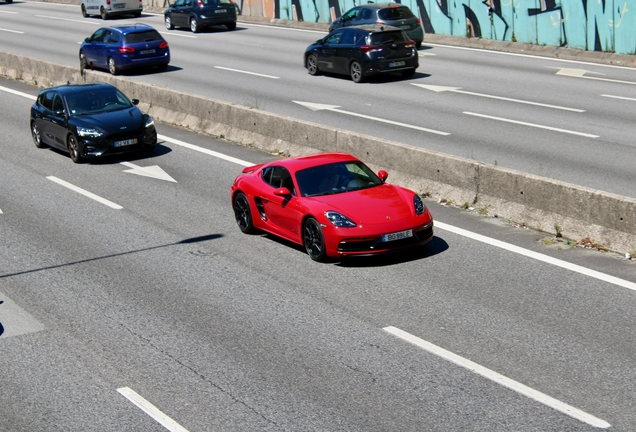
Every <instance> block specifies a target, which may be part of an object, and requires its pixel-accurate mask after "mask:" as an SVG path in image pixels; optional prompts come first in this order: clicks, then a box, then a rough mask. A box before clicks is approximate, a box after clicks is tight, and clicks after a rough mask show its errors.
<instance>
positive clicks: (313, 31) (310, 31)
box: [237, 22, 328, 34]
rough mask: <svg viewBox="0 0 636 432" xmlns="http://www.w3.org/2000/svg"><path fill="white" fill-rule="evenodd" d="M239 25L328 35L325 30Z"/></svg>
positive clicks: (250, 25) (241, 23) (249, 24)
mask: <svg viewBox="0 0 636 432" xmlns="http://www.w3.org/2000/svg"><path fill="white" fill-rule="evenodd" d="M237 24H240V25H242V26H247V27H262V28H270V29H276V30H289V31H297V32H304V33H322V34H325V33H328V32H327V31H325V30H307V29H299V28H292V27H282V26H277V25H264V24H252V23H246V22H238V23H237Z"/></svg>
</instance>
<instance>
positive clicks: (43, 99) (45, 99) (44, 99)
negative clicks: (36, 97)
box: [40, 92, 55, 111]
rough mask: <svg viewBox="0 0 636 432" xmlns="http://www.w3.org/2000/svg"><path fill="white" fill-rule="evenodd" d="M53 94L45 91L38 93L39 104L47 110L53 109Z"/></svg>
mask: <svg viewBox="0 0 636 432" xmlns="http://www.w3.org/2000/svg"><path fill="white" fill-rule="evenodd" d="M54 96H55V93H53V92H46V93H44V94H42V95H40V105H42V106H43V107H44V108H46V109H47V110H49V111H53V97H54Z"/></svg>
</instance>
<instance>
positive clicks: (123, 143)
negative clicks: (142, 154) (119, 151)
mask: <svg viewBox="0 0 636 432" xmlns="http://www.w3.org/2000/svg"><path fill="white" fill-rule="evenodd" d="M133 144H137V138H133V139H127V140H121V141H115V142H114V143H113V145H114V146H115V147H124V146H128V145H133Z"/></svg>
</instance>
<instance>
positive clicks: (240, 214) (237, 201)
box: [234, 192, 254, 234]
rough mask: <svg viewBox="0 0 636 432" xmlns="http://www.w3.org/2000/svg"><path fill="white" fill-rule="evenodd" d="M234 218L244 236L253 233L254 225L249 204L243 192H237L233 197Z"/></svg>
mask: <svg viewBox="0 0 636 432" xmlns="http://www.w3.org/2000/svg"><path fill="white" fill-rule="evenodd" d="M234 217H235V218H236V224H237V225H238V227H239V229H240V230H241V231H242V232H244V233H245V234H250V233H252V232H254V224H253V223H252V212H251V211H250V203H249V202H248V201H247V197H246V196H245V194H244V193H243V192H239V193H237V194H236V196H235V197H234Z"/></svg>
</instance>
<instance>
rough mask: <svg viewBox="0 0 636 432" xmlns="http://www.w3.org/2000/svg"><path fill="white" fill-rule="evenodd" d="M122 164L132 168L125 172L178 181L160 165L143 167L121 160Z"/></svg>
mask: <svg viewBox="0 0 636 432" xmlns="http://www.w3.org/2000/svg"><path fill="white" fill-rule="evenodd" d="M120 164H121V165H124V166H127V167H128V168H130V169H129V170H125V171H124V172H125V173H130V174H136V175H140V176H144V177H150V178H154V179H159V180H166V181H169V182H174V183H177V181H176V180H175V179H173V178H172V177H170V175H169V174H168V173H167V172H165V171H164V170H163V169H161V167H160V166H159V165H151V166H147V167H142V166H139V165H135V164H133V163H130V162H120Z"/></svg>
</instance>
